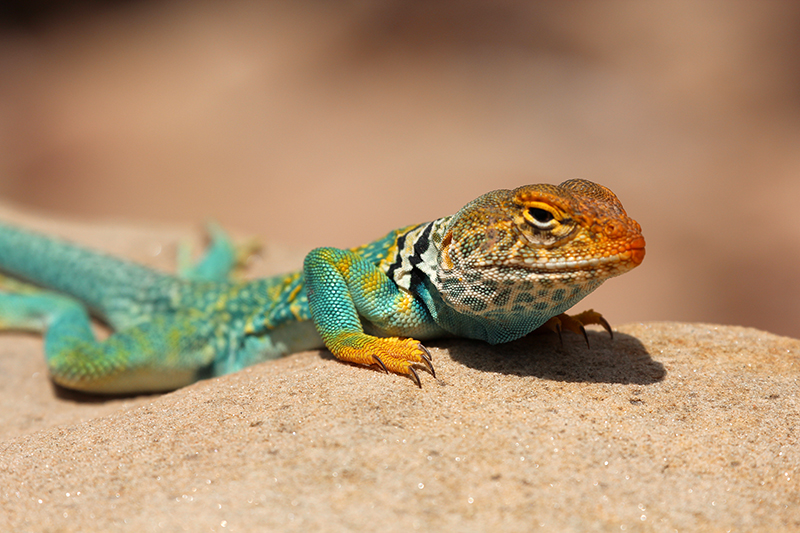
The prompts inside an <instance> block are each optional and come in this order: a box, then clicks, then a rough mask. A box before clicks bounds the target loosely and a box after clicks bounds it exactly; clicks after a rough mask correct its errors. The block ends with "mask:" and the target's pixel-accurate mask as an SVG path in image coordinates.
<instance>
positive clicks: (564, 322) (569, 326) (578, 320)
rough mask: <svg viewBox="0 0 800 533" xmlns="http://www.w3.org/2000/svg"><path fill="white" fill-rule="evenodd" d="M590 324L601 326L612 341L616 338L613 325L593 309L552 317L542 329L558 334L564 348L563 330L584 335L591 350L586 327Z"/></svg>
mask: <svg viewBox="0 0 800 533" xmlns="http://www.w3.org/2000/svg"><path fill="white" fill-rule="evenodd" d="M590 324H596V325H598V326H601V327H602V328H603V329H604V330H606V331H607V332H608V334H609V335H610V336H611V338H612V339H613V338H614V331H613V330H612V329H611V325H610V324H609V323H608V321H607V320H606V319H605V318H603V315H601V314H600V313H598V312H596V311H594V310H593V309H589V310H588V311H584V312H582V313H578V314H577V315H568V314H566V313H561V314H560V315H556V316H554V317H551V318H550V320H548V321H547V322H545V323H544V324H543V325H542V326H541V327H542V328H546V329H549V330H551V331H555V332H556V333H558V340H559V342H560V343H561V346H564V339H563V338H562V336H561V332H562V331H563V330H567V331H571V332H573V333H580V334H582V335H583V338H584V340H586V346H587V347H589V348H591V346H590V345H589V335H588V334H587V333H586V327H585V326H588V325H590Z"/></svg>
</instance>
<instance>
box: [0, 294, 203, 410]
mask: <svg viewBox="0 0 800 533" xmlns="http://www.w3.org/2000/svg"><path fill="white" fill-rule="evenodd" d="M0 329H6V330H19V331H34V332H40V333H44V351H45V359H46V361H47V367H48V370H49V372H50V376H51V377H52V379H53V381H55V382H56V383H58V384H59V385H61V386H63V387H66V388H69V389H75V390H80V391H84V392H91V393H100V394H125V393H133V392H156V391H166V390H172V389H175V388H178V387H181V386H184V385H187V384H189V383H191V382H193V381H194V380H195V379H196V377H197V370H198V369H199V368H201V367H202V366H203V365H208V364H210V362H211V360H212V359H213V353H211V352H210V350H209V349H208V347H205V348H206V349H203V348H204V346H202V345H201V344H199V343H197V342H196V340H195V341H194V342H193V337H194V339H196V338H197V336H194V335H192V334H191V333H192V332H191V331H189V330H187V329H186V328H183V330H181V329H180V328H178V327H175V326H174V325H173V324H171V323H167V322H165V321H164V320H163V319H154V320H153V321H152V322H151V323H148V324H143V325H142V326H139V327H136V328H131V329H129V330H126V331H123V332H120V333H115V334H113V335H111V337H109V338H108V339H107V340H105V341H98V340H97V338H96V337H95V335H94V332H93V331H92V327H91V320H90V318H89V313H88V311H87V309H86V307H84V306H83V305H82V304H81V303H80V302H78V301H77V300H74V299H72V298H70V297H67V296H62V295H60V294H57V293H52V292H49V291H44V290H39V289H32V291H31V292H28V293H9V292H2V290H0ZM184 331H185V332H186V335H181V333H183V332H184Z"/></svg>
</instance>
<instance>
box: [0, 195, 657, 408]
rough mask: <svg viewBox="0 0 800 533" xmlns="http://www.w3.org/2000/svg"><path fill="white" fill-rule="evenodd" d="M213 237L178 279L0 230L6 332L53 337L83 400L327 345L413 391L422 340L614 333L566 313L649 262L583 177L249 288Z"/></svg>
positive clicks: (51, 344) (471, 209) (57, 367)
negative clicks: (544, 330)
mask: <svg viewBox="0 0 800 533" xmlns="http://www.w3.org/2000/svg"><path fill="white" fill-rule="evenodd" d="M211 236H212V245H211V247H210V248H209V250H208V252H207V253H206V256H205V257H204V258H203V259H202V260H201V262H200V263H199V264H198V265H196V266H188V265H186V264H183V265H182V268H181V273H179V274H178V275H177V276H172V275H168V274H164V273H160V272H156V271H155V270H151V269H148V268H145V267H142V266H139V265H136V264H133V263H130V262H127V261H123V260H120V259H115V258H112V257H110V256H107V255H104V254H101V253H98V252H92V251H89V250H86V249H83V248H80V247H78V246H75V245H72V244H69V243H66V242H64V241H61V240H58V239H53V238H50V237H46V236H43V235H39V234H36V233H33V232H28V231H25V230H22V229H18V228H15V227H12V226H7V225H2V224H0V270H2V271H3V272H5V273H6V275H8V276H11V277H13V278H16V279H12V278H11V277H6V278H0V328H3V329H25V330H34V331H41V332H44V335H45V356H46V359H47V363H48V368H49V370H50V373H51V375H52V377H53V379H54V380H55V381H56V382H57V383H59V384H60V385H62V386H65V387H68V388H73V389H78V390H83V391H88V392H96V393H129V392H144V391H160V390H169V389H173V388H176V387H180V386H182V385H185V384H188V383H191V382H192V381H194V380H196V379H199V378H202V377H208V376H212V375H220V374H224V373H227V372H232V371H236V370H239V369H241V368H243V367H245V366H247V365H250V364H254V363H257V362H260V361H264V360H266V359H271V358H275V357H280V356H282V355H285V354H288V353H292V352H296V351H301V350H305V349H311V348H315V347H321V346H323V345H324V346H326V347H327V348H328V349H329V350H330V351H331V352H332V353H333V354H334V355H335V356H336V357H337V358H339V359H341V360H343V361H349V362H352V363H357V364H361V365H377V366H379V367H380V368H383V369H384V370H385V371H387V372H396V373H399V374H405V375H408V376H410V377H412V378H413V379H414V380H415V381H416V383H417V384H419V383H420V380H419V377H418V374H417V371H416V369H420V368H421V369H425V370H427V371H429V372H430V373H431V374H434V370H433V364H432V363H431V357H430V353H429V352H428V350H427V349H425V347H424V346H423V345H422V344H421V343H420V340H425V339H431V338H435V337H442V336H459V337H467V338H471V339H479V340H483V341H487V342H489V343H492V344H496V343H502V342H508V341H512V340H514V339H518V338H520V337H522V336H524V335H527V334H528V333H530V332H531V331H533V330H535V329H537V328H538V327H540V326H542V325H546V326H547V327H551V328H553V329H557V330H559V331H560V330H561V328H562V327H563V328H564V329H567V330H572V331H580V330H582V328H583V325H585V324H602V325H604V327H606V328H607V329H609V331H610V328H608V327H607V323H606V322H605V320H604V319H603V318H602V317H601V316H600V315H599V314H598V313H594V312H585V313H582V314H580V315H576V316H575V317H568V316H567V315H564V314H563V313H564V312H565V311H566V310H567V309H569V308H570V307H572V306H573V305H574V304H575V303H577V302H578V301H579V300H581V299H582V298H583V297H585V296H586V295H587V294H589V293H590V292H592V291H593V290H594V289H596V288H597V287H598V286H599V285H600V284H601V283H602V282H603V281H605V280H606V279H608V278H610V277H613V276H617V275H620V274H622V273H624V272H627V271H628V270H630V269H632V268H634V267H636V266H638V265H639V264H641V262H642V260H643V259H644V254H645V242H644V238H643V237H642V235H641V228H640V226H639V224H637V223H636V222H635V221H634V220H633V219H631V218H629V217H628V216H627V214H626V213H625V211H624V209H623V208H622V205H621V204H620V202H619V200H617V198H616V196H614V194H613V193H612V192H611V191H610V190H608V189H607V188H605V187H602V186H600V185H596V184H594V183H592V182H589V181H586V180H569V181H566V182H564V183H562V184H561V185H558V186H555V185H546V184H542V185H529V186H525V187H520V188H518V189H515V190H513V191H510V190H499V191H494V192H490V193H488V194H485V195H483V196H481V197H480V198H478V199H476V200H474V201H472V202H470V203H469V204H467V205H466V206H464V208H462V209H461V210H460V211H459V212H458V213H456V214H455V215H452V216H448V217H444V218H440V219H437V220H434V221H433V222H429V223H426V224H418V225H414V226H408V227H406V228H401V229H399V230H395V231H393V232H391V233H389V234H388V235H387V236H385V237H384V238H382V239H379V240H377V241H375V242H373V243H370V244H367V245H365V246H361V247H358V248H353V249H350V250H340V249H336V248H318V249H316V250H312V251H311V252H310V253H309V254H308V255H307V256H306V259H305V262H304V265H303V270H302V272H295V273H292V274H287V275H283V276H275V277H271V278H265V279H260V280H254V281H238V282H237V281H233V280H231V279H230V273H231V271H232V270H233V269H234V268H235V267H236V265H237V262H238V261H239V260H240V259H241V257H237V250H236V248H235V247H234V246H233V245H232V244H231V242H230V240H229V239H228V238H227V236H226V235H225V234H224V233H223V232H222V231H221V230H220V229H219V228H217V227H212V228H211ZM18 280H25V281H26V282H30V283H33V284H35V285H36V286H37V287H33V286H31V285H28V284H27V283H24V282H20V281H18ZM90 312H91V313H93V314H95V315H96V316H98V317H100V318H101V319H103V320H104V321H106V322H107V323H108V324H110V325H111V326H112V327H113V328H114V330H115V333H114V334H113V335H112V336H111V337H110V338H109V339H107V340H105V341H102V342H100V341H97V340H96V339H95V337H94V336H93V334H92V331H91V329H90V319H89V313H90Z"/></svg>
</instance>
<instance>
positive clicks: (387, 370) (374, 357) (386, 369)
mask: <svg viewBox="0 0 800 533" xmlns="http://www.w3.org/2000/svg"><path fill="white" fill-rule="evenodd" d="M372 360H373V361H375V362H376V363H378V365H379V366H380V367H381V368H382V369H383V373H384V374H388V373H389V369H388V368H386V365H384V364H383V361H381V358H380V357H378V356H377V355H373V356H372Z"/></svg>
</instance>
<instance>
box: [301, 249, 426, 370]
mask: <svg viewBox="0 0 800 533" xmlns="http://www.w3.org/2000/svg"><path fill="white" fill-rule="evenodd" d="M303 274H304V277H305V284H306V291H307V295H308V305H309V310H310V312H311V317H312V320H313V321H314V324H315V326H316V328H317V331H318V332H319V334H320V336H321V337H322V340H323V342H324V343H325V346H326V347H327V348H328V349H329V350H330V351H331V353H333V355H335V356H336V357H337V358H339V359H341V360H343V361H349V362H352V363H357V364H362V365H378V366H380V367H381V368H383V369H384V370H386V371H390V372H396V373H398V374H405V375H408V376H410V377H412V378H413V379H414V380H415V381H416V383H417V385H420V381H419V376H418V375H417V373H416V371H415V367H421V368H426V369H427V370H428V371H430V373H431V374H432V375H434V376H435V373H434V370H433V365H432V364H431V357H430V352H428V350H427V349H426V348H425V347H424V346H422V344H421V343H420V342H419V341H418V340H415V339H413V338H400V337H410V336H412V335H428V334H430V333H431V332H433V331H435V330H437V329H438V326H436V324H435V323H434V321H433V319H432V318H431V316H430V314H429V313H428V310H427V309H426V308H425V307H424V306H423V305H422V304H421V303H420V302H419V301H418V300H417V299H416V298H414V296H413V295H412V294H411V293H409V292H408V291H405V290H403V289H401V288H399V287H397V285H395V284H394V282H392V280H390V279H389V278H388V277H387V276H386V274H384V273H383V271H381V270H380V269H379V268H377V267H376V266H375V265H374V264H372V263H371V262H369V261H367V260H365V259H363V258H362V257H361V256H359V255H358V254H356V253H354V252H351V251H348V250H340V249H337V248H317V249H316V250H312V251H311V252H310V253H309V254H308V255H307V256H306V259H305V262H304V265H303ZM361 317H363V318H364V319H365V320H367V321H369V322H370V323H371V324H372V325H374V326H375V327H376V329H378V330H380V331H381V332H385V333H386V334H387V335H393V336H390V337H375V336H372V335H367V334H366V333H364V329H363V326H362V322H361Z"/></svg>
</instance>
